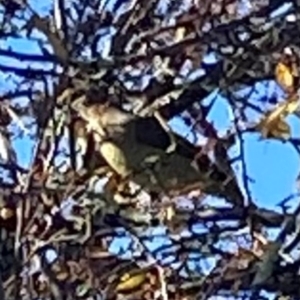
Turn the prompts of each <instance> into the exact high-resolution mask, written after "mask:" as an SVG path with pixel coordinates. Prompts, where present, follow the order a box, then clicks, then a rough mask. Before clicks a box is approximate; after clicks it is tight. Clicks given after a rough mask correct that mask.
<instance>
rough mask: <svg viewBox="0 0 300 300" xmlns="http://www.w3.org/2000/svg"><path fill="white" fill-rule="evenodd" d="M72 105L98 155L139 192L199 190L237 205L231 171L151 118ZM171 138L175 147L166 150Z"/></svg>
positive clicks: (102, 107) (108, 107) (79, 103)
mask: <svg viewBox="0 0 300 300" xmlns="http://www.w3.org/2000/svg"><path fill="white" fill-rule="evenodd" d="M72 107H73V108H74V109H75V110H76V111H77V112H78V114H79V116H80V117H81V118H82V119H84V120H85V121H86V122H87V128H88V130H89V131H92V132H93V134H94V138H95V140H96V141H97V143H98V146H99V149H100V152H101V155H102V156H103V158H104V159H105V160H106V162H107V164H108V165H109V166H110V167H111V169H112V170H113V171H114V172H116V174H118V175H119V176H120V177H121V178H122V179H123V180H129V181H132V182H135V183H136V184H138V185H140V186H141V187H142V188H143V189H144V190H146V191H148V192H154V193H165V194H167V195H180V194H185V193H188V192H190V191H192V190H197V189H200V190H201V192H202V193H205V194H210V195H214V196H218V197H225V198H226V199H227V200H228V201H230V202H231V203H233V204H234V205H238V206H242V205H243V196H242V194H241V192H240V189H239V187H238V184H237V182H236V179H235V175H234V173H233V171H232V170H231V172H227V171H226V172H225V171H222V169H221V168H219V167H218V165H217V164H215V163H213V162H212V161H211V160H210V159H209V157H208V156H207V155H206V154H203V155H199V152H200V151H201V148H199V147H196V146H195V145H193V144H191V143H190V142H189V141H187V140H186V139H184V138H183V137H181V136H179V135H177V134H175V133H171V134H172V136H173V139H172V138H170V132H167V131H166V129H165V128H164V126H162V125H161V123H160V121H159V120H158V119H157V118H155V117H139V116H136V115H134V114H131V113H129V112H126V111H124V110H122V109H119V108H117V107H115V106H111V105H103V104H98V103H97V104H92V105H88V104H85V100H84V97H83V98H81V99H78V100H76V101H75V102H74V103H73V104H72ZM171 140H174V141H175V143H176V145H175V147H174V149H173V151H171V152H167V151H166V149H168V148H169V147H170V143H171V142H172V141H171Z"/></svg>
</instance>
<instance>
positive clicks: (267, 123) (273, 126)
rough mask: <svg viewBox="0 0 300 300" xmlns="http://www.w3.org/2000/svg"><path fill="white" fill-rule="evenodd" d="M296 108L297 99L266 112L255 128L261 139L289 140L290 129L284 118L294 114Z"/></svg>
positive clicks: (297, 104)
mask: <svg viewBox="0 0 300 300" xmlns="http://www.w3.org/2000/svg"><path fill="white" fill-rule="evenodd" d="M298 106H299V101H298V99H290V100H289V101H287V102H283V103H281V104H279V105H278V106H277V107H276V108H275V109H273V110H271V111H269V112H267V113H266V114H265V116H264V117H263V118H262V119H261V121H260V122H259V123H258V124H257V126H256V128H257V129H258V130H259V131H260V132H261V134H262V136H263V138H277V139H283V140H287V139H289V138H290V135H291V129H290V126H289V125H288V124H287V122H286V121H285V119H284V118H285V117H286V116H288V115H290V114H292V113H294V112H295V111H296V110H297V108H298Z"/></svg>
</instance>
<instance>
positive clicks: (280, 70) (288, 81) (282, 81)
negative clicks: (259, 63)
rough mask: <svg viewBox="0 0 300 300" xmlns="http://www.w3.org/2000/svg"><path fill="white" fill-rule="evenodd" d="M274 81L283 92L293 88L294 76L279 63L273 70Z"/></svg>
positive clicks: (289, 69) (286, 67)
mask: <svg viewBox="0 0 300 300" xmlns="http://www.w3.org/2000/svg"><path fill="white" fill-rule="evenodd" d="M275 77H276V81H277V83H278V84H279V85H281V87H282V88H283V89H285V90H287V89H290V88H293V86H294V76H293V74H292V70H291V68H290V67H288V66H287V65H286V64H284V63H282V62H280V63H278V64H277V66H276V69H275Z"/></svg>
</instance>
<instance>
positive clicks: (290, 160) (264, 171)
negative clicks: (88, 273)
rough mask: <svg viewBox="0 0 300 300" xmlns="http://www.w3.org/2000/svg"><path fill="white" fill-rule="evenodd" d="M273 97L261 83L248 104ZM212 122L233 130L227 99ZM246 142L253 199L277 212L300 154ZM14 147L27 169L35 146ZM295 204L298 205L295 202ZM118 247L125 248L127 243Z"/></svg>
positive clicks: (17, 45) (2, 84) (181, 128)
mask: <svg viewBox="0 0 300 300" xmlns="http://www.w3.org/2000/svg"><path fill="white" fill-rule="evenodd" d="M32 3H33V7H36V5H38V6H39V10H40V9H41V10H42V11H45V7H48V5H47V4H45V5H44V4H43V5H41V1H32ZM0 47H1V48H8V47H12V49H15V50H17V51H19V52H22V53H32V52H37V53H39V50H38V47H37V45H36V44H35V43H34V42H28V41H26V39H9V40H6V41H3V40H1V41H0ZM0 64H4V65H17V66H19V67H21V65H22V66H23V67H26V65H25V63H20V62H17V61H15V60H11V59H8V58H5V57H0ZM31 66H32V64H31ZM5 76H6V75H5V74H3V73H1V72H0V92H1V93H4V92H7V91H9V90H13V89H14V86H15V84H14V83H13V82H12V79H11V78H10V79H6V78H5ZM13 78H14V77H13ZM270 86H271V92H270ZM272 93H275V94H277V95H278V97H279V99H281V98H280V97H281V95H280V92H279V91H278V89H276V88H275V87H274V84H273V85H272V84H270V85H269V86H268V87H266V85H265V84H264V83H261V84H258V85H257V88H256V93H255V94H254V95H253V96H252V97H251V98H250V99H248V101H251V102H253V103H255V104H257V105H259V106H260V107H262V108H264V109H266V108H267V107H269V106H268V101H267V99H268V96H271V95H272ZM26 101H27V99H18V102H19V103H21V102H23V103H25V102H26ZM209 118H210V120H212V122H213V123H214V125H215V126H216V128H218V129H219V130H220V131H224V130H225V129H226V128H228V127H230V126H231V122H232V113H231V111H230V109H229V106H228V103H227V100H226V99H225V98H223V97H221V96H219V97H218V99H217V101H216V103H215V105H214V107H213V109H212V111H211V113H210V115H209ZM289 124H290V125H291V127H292V131H293V136H294V137H298V138H300V130H299V128H300V121H299V119H298V118H296V117H294V116H291V117H289ZM171 125H172V127H173V128H174V130H175V131H178V132H179V133H181V134H183V135H185V134H186V133H187V130H188V128H186V127H185V125H184V124H183V122H182V120H180V118H174V119H173V120H172V121H171ZM244 139H245V142H244V147H245V155H246V166H247V173H248V175H249V176H250V177H251V178H253V180H254V182H253V183H250V190H251V196H252V198H253V199H254V200H255V202H256V203H257V204H259V205H261V206H264V207H268V208H274V207H275V206H276V204H277V203H279V202H280V201H281V200H283V199H284V198H285V197H287V196H289V195H290V194H291V193H295V192H296V178H297V176H298V175H299V170H300V159H299V154H298V153H297V152H296V151H295V149H294V148H293V147H292V146H291V145H290V144H289V143H282V142H280V141H276V140H264V141H261V140H260V139H259V134H253V133H251V134H245V135H244ZM13 143H14V146H15V149H16V151H17V155H18V158H19V161H20V162H21V163H22V164H23V165H27V164H28V163H29V161H30V160H31V156H32V149H33V148H32V147H33V142H32V141H31V140H30V139H29V138H28V137H22V138H17V139H15V140H14V141H13ZM233 150H234V151H232V152H236V149H233ZM235 167H237V174H239V173H240V172H241V170H240V169H239V168H240V165H239V164H238V165H237V166H235ZM298 200H299V197H298ZM293 202H294V203H296V202H297V201H296V199H294V200H293ZM160 242H162V240H160V241H159V240H156V241H155V244H156V245H157V244H159V243H160ZM118 244H119V245H121V244H122V245H123V246H125V244H124V240H123V241H122V242H120V243H118Z"/></svg>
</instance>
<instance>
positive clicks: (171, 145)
mask: <svg viewBox="0 0 300 300" xmlns="http://www.w3.org/2000/svg"><path fill="white" fill-rule="evenodd" d="M169 136H170V141H171V144H170V146H169V147H168V148H167V149H166V153H168V154H171V153H173V152H175V150H176V147H177V143H176V141H175V137H174V135H173V134H172V133H171V132H169Z"/></svg>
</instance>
